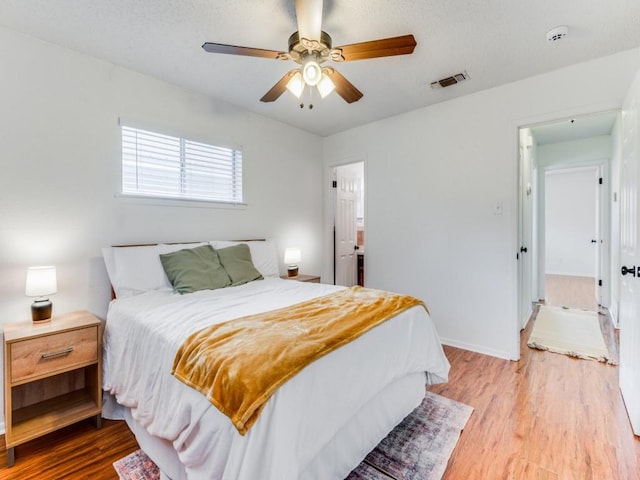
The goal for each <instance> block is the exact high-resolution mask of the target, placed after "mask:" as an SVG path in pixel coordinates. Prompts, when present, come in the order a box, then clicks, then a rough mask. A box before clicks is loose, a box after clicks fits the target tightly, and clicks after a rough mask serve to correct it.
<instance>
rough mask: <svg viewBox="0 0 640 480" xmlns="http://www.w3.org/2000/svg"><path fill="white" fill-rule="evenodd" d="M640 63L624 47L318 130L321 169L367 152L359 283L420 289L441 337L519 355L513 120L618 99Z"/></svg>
mask: <svg viewBox="0 0 640 480" xmlns="http://www.w3.org/2000/svg"><path fill="white" fill-rule="evenodd" d="M639 63H640V55H639V51H638V50H637V49H635V50H631V51H627V52H622V53H619V54H616V55H613V56H609V57H605V58H601V59H598V60H594V61H591V62H587V63H583V64H579V65H575V66H571V67H567V68H564V69H561V70H557V71H554V72H550V73H548V74H544V75H540V76H536V77H532V78H529V79H525V80H522V81H519V82H515V83H511V84H508V85H504V86H502V87H498V88H494V89H491V90H486V91H483V92H479V93H476V94H473V95H468V96H465V97H461V98H458V99H454V100H451V101H448V102H444V103H440V104H437V105H433V106H431V107H427V108H422V109H419V110H416V111H413V112H409V113H406V114H403V115H398V116H395V117H392V118H388V119H385V120H381V121H379V122H375V123H372V124H368V125H365V126H361V127H358V128H354V129H352V130H349V131H346V132H341V133H338V134H335V135H332V136H330V137H328V138H326V139H325V142H324V162H325V177H326V178H327V179H328V175H329V168H328V167H329V166H331V165H333V164H335V163H339V162H341V161H342V159H344V158H349V157H353V156H358V155H360V156H362V155H365V156H366V159H367V160H366V166H365V175H366V184H367V250H366V252H367V254H366V255H367V265H366V266H367V268H366V273H365V274H366V279H365V282H366V284H367V285H368V286H371V287H378V288H387V289H391V290H396V291H400V292H406V293H410V294H413V295H417V296H419V297H421V298H422V299H424V300H425V301H426V302H427V304H428V306H429V310H430V312H431V316H432V317H433V319H434V321H435V323H436V326H437V328H438V332H439V334H440V336H441V338H442V339H443V341H444V342H445V343H448V344H451V345H457V346H461V347H463V348H468V349H471V350H476V351H480V352H485V353H489V354H493V355H497V356H501V357H505V358H516V357H517V356H518V355H519V346H518V331H519V328H518V325H517V321H516V320H517V294H516V292H517V288H516V286H517V268H516V242H517V182H518V176H517V164H518V153H517V148H518V147H517V142H518V130H517V129H518V126H524V125H531V124H534V123H537V122H545V121H550V120H554V119H557V118H564V117H568V116H571V115H577V114H584V113H589V112H594V111H603V110H608V109H612V108H619V106H620V105H621V103H622V99H623V97H624V95H625V93H626V91H627V89H628V87H629V85H630V84H631V80H632V77H633V74H634V72H635V70H636V69H637V68H638V64H639ZM472 81H473V80H472ZM452 88H455V87H452ZM425 95H428V91H427V92H425ZM363 101H367V100H366V97H365V99H363ZM325 183H326V185H327V186H326V187H325V207H326V208H327V210H328V209H329V206H330V195H331V191H330V188H329V187H328V185H329V182H325ZM497 202H502V203H503V207H504V209H503V213H502V214H501V215H495V214H494V207H495V205H496V203H497ZM327 210H325V242H326V243H325V247H326V248H325V252H326V255H327V260H326V262H325V269H324V273H325V274H329V273H330V272H331V268H332V266H331V258H330V255H329V252H330V249H329V246H330V239H331V237H330V232H331V229H330V225H331V218H330V215H328V214H327Z"/></svg>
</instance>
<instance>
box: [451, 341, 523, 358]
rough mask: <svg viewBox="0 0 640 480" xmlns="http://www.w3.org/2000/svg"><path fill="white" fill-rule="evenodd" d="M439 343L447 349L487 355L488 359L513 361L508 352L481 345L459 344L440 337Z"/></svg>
mask: <svg viewBox="0 0 640 480" xmlns="http://www.w3.org/2000/svg"><path fill="white" fill-rule="evenodd" d="M440 341H441V342H442V343H443V344H444V345H447V346H449V347H456V348H461V349H463V350H469V351H470V352H476V353H481V354H483V355H489V356H490V357H497V358H502V359H504V360H515V359H514V358H511V355H509V352H505V351H502V350H494V349H492V348H486V347H483V346H482V345H475V344H473V343H466V342H460V341H458V340H452V339H450V338H443V337H440Z"/></svg>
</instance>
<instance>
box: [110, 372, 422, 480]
mask: <svg viewBox="0 0 640 480" xmlns="http://www.w3.org/2000/svg"><path fill="white" fill-rule="evenodd" d="M424 395H425V373H424V372H419V373H413V374H411V375H409V376H406V377H403V378H401V379H399V380H396V381H395V382H393V383H391V384H389V385H387V386H386V387H385V388H383V389H382V391H380V392H379V393H378V394H377V395H376V396H375V397H374V398H372V399H371V400H370V401H369V402H368V403H366V404H365V405H364V406H363V407H362V409H361V410H360V411H359V412H358V413H357V414H356V415H355V416H353V417H352V418H351V419H350V420H349V422H348V423H346V424H345V425H343V427H342V428H341V429H340V430H339V431H338V432H337V433H336V435H335V436H334V438H333V439H332V441H331V442H330V443H328V444H326V445H325V446H324V448H323V449H322V450H321V451H320V452H319V453H318V455H317V456H316V457H315V458H314V459H313V460H312V461H311V462H309V464H308V465H307V466H306V468H305V469H304V471H303V474H302V476H301V479H304V480H343V479H344V478H345V477H347V475H348V474H349V472H351V470H353V469H354V468H355V467H356V466H357V465H358V463H359V461H360V460H358V461H356V462H355V464H354V461H353V459H363V458H364V457H365V456H366V455H367V453H369V452H370V451H371V450H373V448H374V447H375V446H376V445H377V444H378V443H379V442H380V441H381V440H382V439H383V438H384V437H385V436H386V435H387V434H388V433H389V432H390V431H391V430H393V428H394V427H395V426H396V425H398V424H399V423H400V422H401V421H402V419H404V417H406V416H407V415H408V414H409V413H411V411H413V409H414V408H416V407H417V406H418V405H419V404H420V402H421V401H422V399H423V398H424ZM103 416H104V417H105V418H108V419H111V420H125V421H126V422H127V425H128V426H129V428H130V430H131V431H132V432H133V434H134V435H135V437H136V440H137V441H138V444H139V445H140V448H142V450H144V452H145V453H146V454H147V455H148V456H149V458H151V459H152V460H153V461H154V462H155V463H156V465H158V468H159V469H160V471H161V472H162V475H163V476H162V479H163V480H187V475H186V472H185V468H184V465H183V464H182V463H181V462H180V459H179V458H178V454H177V452H176V450H175V449H174V448H173V445H172V443H171V442H170V441H169V440H166V439H162V438H158V437H156V436H153V435H151V434H150V433H149V432H148V431H147V430H146V429H145V428H144V427H143V426H141V425H140V424H138V423H137V422H136V421H135V420H134V419H133V417H132V415H131V410H130V409H128V408H126V407H123V406H121V405H119V404H118V403H117V402H116V400H115V398H114V397H113V396H112V395H110V394H108V393H107V392H105V395H104V407H103ZM200 421H201V422H205V423H206V421H207V420H206V415H205V416H204V417H203V418H202V419H201V420H200ZM212 480H213V479H212ZM221 480H227V479H224V478H223V479H221Z"/></svg>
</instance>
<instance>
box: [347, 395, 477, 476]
mask: <svg viewBox="0 0 640 480" xmlns="http://www.w3.org/2000/svg"><path fill="white" fill-rule="evenodd" d="M472 412H473V408H472V407H470V406H468V405H465V404H463V403H459V402H456V401H454V400H450V399H448V398H445V397H442V396H440V395H436V394H435V393H431V392H427V394H426V396H425V397H424V400H423V401H422V403H421V404H420V405H419V406H418V407H417V408H416V409H415V410H414V411H413V412H411V413H410V414H409V415H408V416H407V417H406V418H405V419H404V420H403V421H402V422H401V423H400V424H399V425H398V426H397V427H396V428H394V429H393V431H392V432H391V433H390V434H389V435H387V437H386V438H384V439H383V440H382V441H381V442H380V443H379V444H378V446H377V447H376V448H375V449H373V451H372V452H371V453H369V455H367V457H366V458H365V459H364V460H363V461H362V463H360V465H358V467H357V468H356V469H355V470H354V471H352V472H351V473H350V474H349V476H348V477H347V480H390V479H391V480H440V479H441V478H442V475H443V474H444V472H445V470H446V469H447V462H448V461H449V457H451V454H452V453H453V449H454V448H455V446H456V444H457V443H458V438H459V437H460V433H461V431H462V429H463V428H464V426H465V425H466V424H467V421H468V420H469V417H470V416H471V413H472Z"/></svg>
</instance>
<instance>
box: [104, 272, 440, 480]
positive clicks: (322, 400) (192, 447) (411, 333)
mask: <svg viewBox="0 0 640 480" xmlns="http://www.w3.org/2000/svg"><path fill="white" fill-rule="evenodd" d="M339 288H342V287H335V286H331V285H322V284H308V283H302V282H294V281H287V280H281V279H277V278H268V279H265V280H260V281H254V282H251V283H249V284H246V285H241V286H237V287H230V288H225V289H221V290H213V291H210V290H206V291H200V292H196V293H192V294H189V295H179V294H175V293H171V292H165V291H149V292H146V293H143V294H141V295H135V296H132V297H128V298H123V299H119V300H115V301H113V302H112V303H111V305H110V307H109V313H108V317H107V324H106V329H105V335H104V362H103V366H104V372H103V379H104V389H105V391H106V392H107V393H108V394H109V396H111V398H112V399H114V400H115V402H116V403H114V402H106V403H105V411H104V415H105V416H106V417H107V418H121V411H120V412H119V410H123V409H124V410H126V411H127V412H128V414H129V415H130V418H129V421H130V424H131V425H132V426H134V428H135V429H137V430H138V432H137V433H136V434H137V436H138V437H139V438H142V437H148V439H149V440H150V439H156V440H157V444H158V445H163V446H165V447H166V448H167V449H168V450H167V451H171V452H172V453H174V452H175V458H176V459H177V461H174V460H171V461H169V455H166V454H164V453H161V452H162V449H160V450H159V453H158V454H156V455H155V456H156V458H154V454H153V453H150V452H147V453H149V454H150V456H151V457H152V459H154V460H156V463H158V464H159V465H160V467H161V468H162V469H163V470H165V473H166V474H167V475H169V476H173V477H174V478H175V479H178V478H189V479H196V480H197V479H207V480H212V479H223V480H228V479H229V480H230V479H237V480H244V479H247V480H248V479H251V480H253V479H255V478H261V479H267V480H268V479H273V480H276V479H277V480H287V479H292V480H293V479H299V478H310V479H311V478H318V479H320V478H321V479H323V480H328V479H331V478H335V479H342V478H344V477H345V476H346V475H347V474H348V473H349V471H350V470H351V469H352V468H354V467H355V466H356V465H357V464H358V463H359V462H360V460H361V459H362V458H363V457H364V456H365V455H366V453H367V452H368V451H369V450H370V449H371V448H372V447H373V446H375V445H376V444H377V443H378V441H379V440H380V439H381V438H382V437H384V435H385V434H386V433H388V431H389V430H391V429H392V428H393V426H394V425H396V424H397V423H398V422H399V421H401V420H402V417H403V416H404V415H406V414H408V413H409V412H410V411H411V409H412V408H414V407H415V406H416V405H417V404H418V403H419V402H420V400H421V398H422V396H423V395H424V384H425V383H436V382H444V381H446V379H447V375H448V370H449V363H448V361H447V359H446V357H445V356H444V353H443V351H442V347H441V345H440V342H439V339H438V336H437V333H436V331H435V328H434V326H433V323H432V321H431V319H430V318H429V315H428V314H427V312H426V311H425V309H424V308H423V307H414V308H411V309H409V310H407V311H405V312H403V313H401V314H399V315H397V316H396V317H394V318H392V319H391V320H389V321H387V322H385V323H383V324H382V325H380V326H378V327H376V328H374V329H373V330H371V331H369V332H367V333H366V334H364V335H363V336H362V337H360V338H358V339H357V340H355V341H354V342H352V343H350V344H348V345H345V346H343V347H341V348H339V349H337V350H336V351H334V352H332V353H331V354H329V355H326V356H325V357H322V358H320V359H319V360H317V361H315V362H313V363H312V364H310V365H309V366H307V367H306V368H305V369H304V370H302V371H301V372H300V373H299V374H298V375H296V376H295V377H294V378H292V379H291V380H289V381H288V382H287V383H285V384H284V385H283V386H282V387H281V388H280V389H279V390H278V391H277V392H276V393H275V394H274V395H273V396H272V397H271V399H270V400H269V401H268V402H267V405H266V407H265V409H264V410H263V412H262V414H261V416H260V418H259V419H258V421H257V422H256V424H255V425H254V426H253V427H252V428H251V429H250V430H249V432H248V433H247V434H246V435H244V436H241V435H240V434H239V433H238V432H237V431H236V430H235V428H234V427H233V425H232V424H231V422H230V420H229V419H228V418H227V417H226V416H224V415H223V414H222V413H220V412H219V411H217V410H216V409H215V407H213V406H212V405H211V404H210V403H209V402H208V401H207V399H206V398H205V397H204V396H202V395H201V394H200V393H198V392H197V391H195V390H193V389H191V388H189V387H187V386H186V385H184V384H182V383H181V382H180V381H178V380H177V379H175V378H174V377H173V376H172V375H171V374H170V371H171V365H172V362H173V359H174V356H175V353H176V351H177V349H178V348H179V346H180V345H181V344H182V342H183V341H184V340H185V339H186V338H187V336H188V335H190V334H191V333H193V332H195V331H197V330H200V329H201V328H204V327H206V326H208V325H211V324H215V323H220V322H224V321H227V320H231V319H233V318H238V317H241V316H245V315H250V314H254V313H259V312H263V311H268V310H273V309H276V308H281V307H285V306H287V305H292V304H295V303H299V302H302V301H306V300H309V299H311V298H314V297H318V296H322V295H327V294H329V293H331V292H334V291H336V290H337V289H339ZM367 424H371V425H370V426H371V428H367V427H366V425H367ZM150 443H151V442H150ZM163 460H166V462H163ZM163 463H166V466H163V465H162V464H163Z"/></svg>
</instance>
